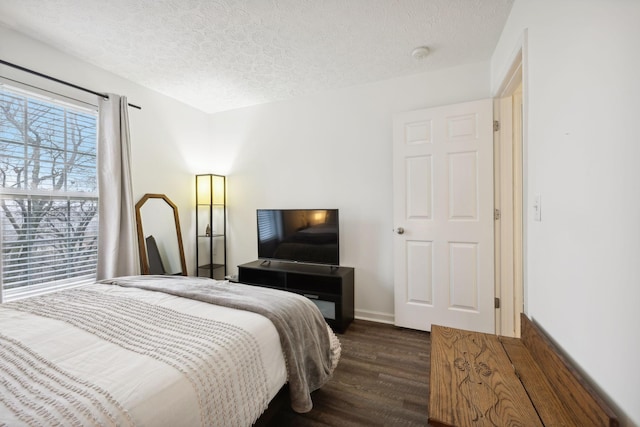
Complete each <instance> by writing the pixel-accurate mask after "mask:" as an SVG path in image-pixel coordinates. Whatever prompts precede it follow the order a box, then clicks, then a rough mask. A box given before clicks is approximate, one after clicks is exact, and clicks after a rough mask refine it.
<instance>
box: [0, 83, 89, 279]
mask: <svg viewBox="0 0 640 427" xmlns="http://www.w3.org/2000/svg"><path fill="white" fill-rule="evenodd" d="M96 128H97V117H96V113H94V112H90V111H84V110H80V109H75V108H73V107H70V106H68V105H64V104H58V103H56V102H53V101H46V100H41V99H39V98H36V97H35V96H34V97H31V96H26V95H24V94H23V93H21V92H14V91H11V90H9V89H6V88H4V87H1V86H0V149H1V153H2V155H1V157H0V184H1V186H0V219H1V221H2V230H1V231H2V240H1V241H2V267H3V268H2V281H3V286H4V289H5V290H7V289H12V288H17V287H23V286H31V285H38V284H43V283H56V282H60V281H70V280H71V281H73V280H79V281H82V280H87V279H90V278H92V277H95V266H96V261H97V230H98V228H97V222H98V216H97V210H98V194H97V192H98V190H97V176H96Z"/></svg>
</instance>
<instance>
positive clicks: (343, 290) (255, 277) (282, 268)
mask: <svg viewBox="0 0 640 427" xmlns="http://www.w3.org/2000/svg"><path fill="white" fill-rule="evenodd" d="M267 261H268V260H267ZM238 282H240V283H244V284H247V285H255V286H263V287H267V288H274V289H281V290H286V291H290V292H295V293H297V294H300V295H304V296H306V297H307V298H309V299H310V300H311V301H313V303H314V304H315V305H316V306H318V308H319V309H320V311H321V312H322V315H323V316H324V318H325V320H326V321H327V323H328V324H329V326H331V327H332V328H333V329H334V330H336V331H338V332H344V331H345V330H346V329H347V327H348V326H349V324H350V323H351V322H352V321H353V294H354V291H353V282H354V270H353V268H351V267H339V266H327V265H317V264H304V263H289V262H277V261H270V262H269V263H267V264H265V263H264V261H260V260H258V261H253V262H250V263H247V264H242V265H239V266H238Z"/></svg>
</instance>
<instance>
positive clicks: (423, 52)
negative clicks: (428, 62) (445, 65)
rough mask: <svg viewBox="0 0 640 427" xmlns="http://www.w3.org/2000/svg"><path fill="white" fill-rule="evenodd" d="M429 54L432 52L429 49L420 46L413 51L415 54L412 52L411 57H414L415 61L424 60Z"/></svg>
mask: <svg viewBox="0 0 640 427" xmlns="http://www.w3.org/2000/svg"><path fill="white" fill-rule="evenodd" d="M429 52H430V50H429V48H428V47H426V46H420V47H417V48H415V49H413V52H411V56H413V57H414V58H415V59H424V58H426V57H427V56H429Z"/></svg>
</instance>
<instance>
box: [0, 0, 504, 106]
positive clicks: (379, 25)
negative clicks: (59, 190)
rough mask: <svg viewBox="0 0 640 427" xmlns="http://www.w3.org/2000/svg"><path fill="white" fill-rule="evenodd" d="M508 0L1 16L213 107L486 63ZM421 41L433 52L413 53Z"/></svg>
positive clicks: (38, 11)
mask: <svg viewBox="0 0 640 427" xmlns="http://www.w3.org/2000/svg"><path fill="white" fill-rule="evenodd" d="M512 3H513V0H46V1H43V0H0V21H2V22H4V23H5V24H6V25H7V26H9V27H11V28H13V29H15V30H17V31H19V32H22V33H24V34H27V35H29V36H31V37H33V38H36V39H39V40H42V41H43V42H45V43H47V44H49V45H51V46H53V47H55V48H57V49H59V50H61V51H64V52H66V53H69V54H71V55H73V56H76V57H78V58H80V59H82V60H85V61H87V62H89V63H92V64H95V65H97V66H99V67H101V68H103V69H106V70H108V71H111V72H113V73H115V74H118V75H120V76H122V77H125V78H127V79H129V80H132V81H134V82H137V83H139V84H141V85H143V86H145V87H148V88H151V89H153V90H156V91H158V92H161V93H163V94H166V95H168V96H170V97H172V98H175V99H178V100H180V101H182V102H184V103H186V104H189V105H192V106H194V107H196V108H198V109H201V110H203V111H205V112H217V111H223V110H229V109H234V108H239V107H245V106H249V105H255V104H260V103H264V102H270V101H278V100H284V99H288V98H292V97H296V96H301V95H305V94H311V93H316V92H320V91H325V90H331V89H337V88H341V87H348V86H352V85H358V84H363V83H369V82H374V81H378V80H384V79H389V78H393V77H399V76H404V75H409V74H416V73H420V72H424V71H430V70H435V69H440V68H446V67H451V66H456V65H460V64H465V63H473V62H479V61H484V60H488V59H489V58H490V56H491V54H492V52H493V49H494V47H495V45H496V42H497V40H498V37H499V36H500V32H501V30H502V27H503V25H504V22H505V21H506V18H507V16H508V14H509V11H510V9H511V6H512ZM421 45H427V46H429V48H430V49H431V53H430V55H429V56H428V57H427V58H426V59H424V60H422V61H418V60H416V59H414V58H412V57H411V51H412V50H413V49H414V48H415V47H417V46H421ZM38 71H42V72H46V71H47V70H38ZM57 77H61V76H57ZM97 90H99V88H97Z"/></svg>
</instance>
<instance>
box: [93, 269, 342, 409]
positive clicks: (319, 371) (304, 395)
mask: <svg viewBox="0 0 640 427" xmlns="http://www.w3.org/2000/svg"><path fill="white" fill-rule="evenodd" d="M98 283H102V284H110V285H118V286H122V287H134V288H140V289H145V290H149V291H158V292H164V293H167V294H171V295H175V296H179V297H184V298H190V299H194V300H198V301H203V302H207V303H210V304H215V305H221V306H225V307H230V308H236V309H241V310H246V311H251V312H254V313H258V314H261V315H263V316H264V317H266V318H268V319H269V320H270V321H271V322H272V323H273V325H274V326H275V328H276V330H277V331H278V334H279V336H280V344H281V346H282V351H283V353H284V356H285V361H286V364H287V375H288V381H289V393H290V398H291V407H292V409H293V410H294V411H296V412H299V413H304V412H309V411H310V410H311V409H312V408H313V403H312V401H311V392H312V391H314V390H317V389H319V388H320V387H322V386H323V385H324V384H325V383H326V382H327V381H328V380H329V378H331V375H332V373H333V370H334V369H335V367H336V365H337V363H338V358H339V356H340V344H339V341H338V340H337V338H336V337H335V335H333V332H332V331H331V330H330V329H329V328H328V325H327V323H326V322H325V320H324V318H323V317H322V314H321V313H320V311H319V310H318V308H317V307H316V306H315V304H313V303H312V302H311V301H309V300H308V299H307V298H305V297H303V296H301V295H297V294H294V293H291V292H285V291H280V290H276V289H268V288H262V287H258V286H249V285H243V284H240V283H229V282H226V281H224V282H223V281H217V280H212V279H205V278H195V277H184V276H128V277H118V278H114V279H108V280H103V281H100V282H98Z"/></svg>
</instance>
